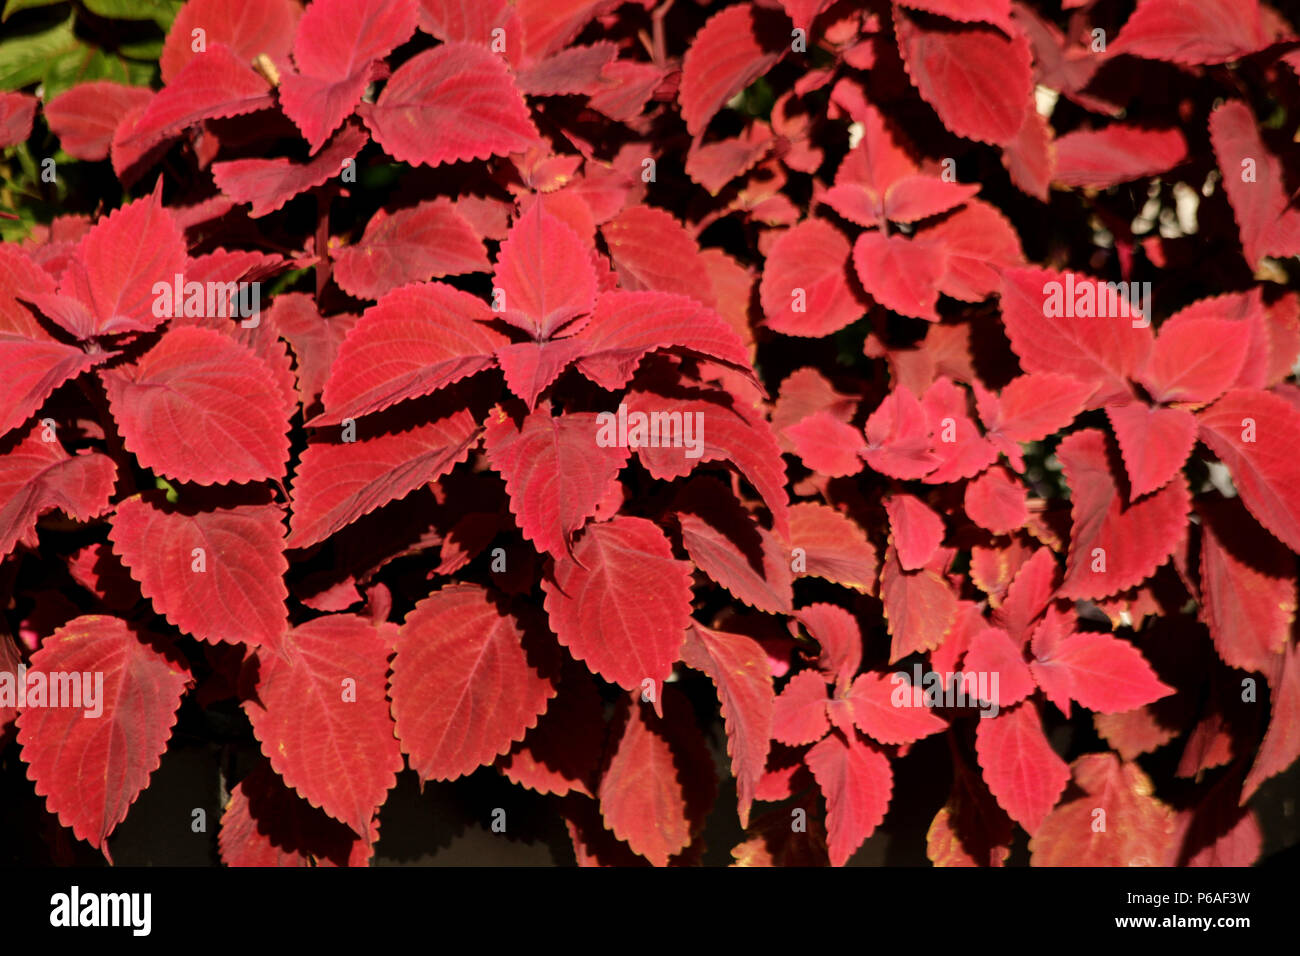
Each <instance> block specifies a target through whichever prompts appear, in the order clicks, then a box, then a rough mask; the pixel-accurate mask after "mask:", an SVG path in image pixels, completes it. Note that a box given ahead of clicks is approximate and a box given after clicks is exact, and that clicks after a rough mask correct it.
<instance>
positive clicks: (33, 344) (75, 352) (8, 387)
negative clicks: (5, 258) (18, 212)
mask: <svg viewBox="0 0 1300 956" xmlns="http://www.w3.org/2000/svg"><path fill="white" fill-rule="evenodd" d="M3 267H4V264H3V262H0V268H3ZM32 268H35V266H33V267H32ZM35 332H36V334H35V335H32V336H28V335H24V334H21V333H12V332H9V331H6V330H0V366H2V367H3V368H4V370H5V375H4V379H3V381H0V435H3V434H4V433H6V432H9V431H12V430H13V429H14V428H17V427H18V426H19V425H21V424H22V423H23V422H24V421H26V420H27V419H28V418H30V417H31V415H32V413H34V412H35V411H36V410H37V409H38V408H40V407H41V405H42V404H43V403H44V401H45V400H46V399H47V398H49V397H50V395H51V393H53V391H54V390H55V389H56V388H58V387H59V386H60V385H62V384H63V383H64V382H67V381H69V380H71V379H74V378H76V377H77V376H78V375H80V374H81V373H82V372H84V371H86V370H87V369H89V368H93V367H94V366H96V365H98V364H99V363H100V362H102V361H104V360H105V359H106V358H107V357H108V356H107V355H105V354H102V353H101V354H99V355H92V354H89V353H87V352H84V351H82V350H81V349H79V348H77V347H76V346H75V345H65V344H64V343H62V342H56V341H54V340H53V339H52V338H50V337H49V336H47V335H46V334H45V333H44V332H43V331H40V330H39V329H37V330H35Z"/></svg>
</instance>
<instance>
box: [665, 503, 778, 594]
mask: <svg viewBox="0 0 1300 956" xmlns="http://www.w3.org/2000/svg"><path fill="white" fill-rule="evenodd" d="M675 508H676V509H677V510H676V515H677V522H678V524H679V525H680V526H681V531H682V545H683V546H684V547H685V548H686V551H687V553H688V554H689V555H690V556H691V560H692V561H694V562H695V566H696V567H698V568H699V569H700V570H701V571H703V572H704V573H705V574H707V575H708V576H709V577H710V578H712V579H713V580H714V581H716V582H717V583H718V584H721V585H722V586H723V587H724V588H726V589H727V590H728V591H730V592H731V593H732V594H733V595H734V596H735V597H736V598H738V599H739V600H741V601H743V602H745V603H746V604H748V605H750V606H751V607H755V608H757V609H758V610H760V611H767V612H769V613H771V614H791V613H793V602H794V592H793V590H792V587H791V582H792V575H791V573H790V567H789V564H788V563H787V560H786V553H785V550H784V549H783V548H782V547H781V546H780V545H779V544H778V543H777V541H776V538H775V537H774V536H773V534H772V532H770V531H768V530H767V529H766V528H763V527H761V526H759V525H758V524H757V523H756V522H755V521H754V519H753V518H751V517H750V516H749V513H748V512H747V511H745V510H744V509H743V508H742V507H741V506H740V505H739V503H737V501H736V499H735V497H734V496H733V495H732V494H731V491H730V490H729V489H727V488H726V487H724V486H723V485H722V484H721V483H720V482H717V481H714V480H713V479H711V478H696V479H693V480H692V481H691V483H690V484H689V485H688V486H687V488H686V490H685V491H684V492H683V493H682V494H681V495H680V496H679V497H678V499H677V502H676V504H675Z"/></svg>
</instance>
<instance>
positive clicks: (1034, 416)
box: [973, 372, 1094, 471]
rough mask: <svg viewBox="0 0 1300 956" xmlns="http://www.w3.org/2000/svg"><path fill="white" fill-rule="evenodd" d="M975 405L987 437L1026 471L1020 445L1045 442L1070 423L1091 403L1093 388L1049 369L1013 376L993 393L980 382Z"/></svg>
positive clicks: (1017, 469)
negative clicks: (999, 393) (1000, 392)
mask: <svg viewBox="0 0 1300 956" xmlns="http://www.w3.org/2000/svg"><path fill="white" fill-rule="evenodd" d="M973 388H974V391H975V406H976V409H977V410H978V411H979V416H980V421H982V422H983V423H984V428H985V429H986V431H987V433H988V438H989V440H990V441H992V442H993V443H994V444H996V445H997V446H998V448H999V449H1001V451H1002V452H1003V453H1004V454H1005V455H1006V456H1007V458H1008V459H1009V460H1010V461H1011V464H1012V466H1013V467H1014V468H1015V469H1016V471H1023V470H1024V461H1023V456H1022V455H1021V452H1020V447H1019V446H1020V444H1021V443H1023V442H1033V441H1042V440H1043V439H1044V438H1046V437H1047V436H1048V435H1051V434H1052V433H1053V432H1057V431H1060V430H1061V429H1062V428H1064V427H1065V426H1067V425H1069V424H1070V423H1071V422H1072V421H1074V419H1075V418H1076V417H1078V415H1079V413H1080V412H1081V411H1083V409H1084V407H1085V405H1086V404H1087V402H1088V396H1089V395H1091V394H1092V392H1093V391H1094V389H1093V387H1092V386H1091V385H1090V384H1088V383H1086V382H1081V381H1079V380H1078V379H1076V378H1071V377H1070V376H1068V375H1055V374H1052V373H1050V372H1042V373H1034V374H1032V375H1021V376H1019V377H1018V378H1013V379H1012V380H1011V381H1010V382H1008V383H1007V384H1006V385H1005V386H1004V387H1003V389H1002V394H1001V395H1000V396H999V395H994V394H993V393H992V392H989V391H986V390H985V389H984V387H983V386H981V385H980V384H979V383H978V382H976V383H974V385H973Z"/></svg>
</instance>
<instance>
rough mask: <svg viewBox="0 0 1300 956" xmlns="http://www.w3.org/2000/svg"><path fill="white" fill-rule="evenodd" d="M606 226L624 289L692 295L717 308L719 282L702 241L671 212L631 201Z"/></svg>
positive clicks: (604, 229) (604, 233)
mask: <svg viewBox="0 0 1300 956" xmlns="http://www.w3.org/2000/svg"><path fill="white" fill-rule="evenodd" d="M600 231H601V235H603V236H604V237H605V245H606V246H607V247H608V248H609V255H610V258H611V259H612V260H613V262H614V268H615V269H616V270H617V271H618V277H619V285H620V286H621V287H622V288H624V289H628V290H639V289H654V290H657V291H659V292H673V293H676V294H678V295H688V296H691V297H692V298H694V299H696V300H698V301H699V302H700V303H702V304H703V305H706V306H708V307H709V308H713V306H714V301H713V283H712V281H711V280H710V279H709V273H708V270H707V269H706V268H705V266H704V260H703V259H701V257H700V247H699V244H698V243H697V242H696V241H695V239H694V237H693V236H692V235H691V234H690V233H689V232H687V231H686V227H685V226H683V225H682V224H681V223H679V222H678V221H677V220H676V219H674V218H673V216H672V215H671V214H670V213H667V212H665V211H664V210H662V209H657V208H655V207H653V206H631V207H629V208H627V209H624V210H623V211H622V212H620V213H619V214H618V215H617V216H616V217H615V218H613V219H611V220H610V221H609V222H607V223H605V225H603V226H601V229H600Z"/></svg>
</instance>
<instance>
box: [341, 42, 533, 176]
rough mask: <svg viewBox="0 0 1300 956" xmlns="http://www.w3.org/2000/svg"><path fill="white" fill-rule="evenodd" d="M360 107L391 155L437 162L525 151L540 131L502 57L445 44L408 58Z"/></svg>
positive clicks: (475, 48)
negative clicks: (376, 96) (372, 100)
mask: <svg viewBox="0 0 1300 956" xmlns="http://www.w3.org/2000/svg"><path fill="white" fill-rule="evenodd" d="M358 112H359V113H360V114H361V117H362V119H364V120H365V121H366V126H368V127H369V128H370V132H371V134H372V135H373V136H374V137H375V141H376V142H378V143H379V145H380V146H382V147H383V148H384V151H385V152H386V153H388V155H390V156H392V157H393V158H394V159H396V160H398V161H400V162H405V163H412V164H416V163H423V164H425V165H427V166H438V165H440V164H442V163H454V162H460V161H462V160H467V159H487V158H488V157H489V156H505V155H508V154H509V153H516V152H523V151H524V150H525V149H527V148H528V147H530V146H532V145H533V144H534V143H536V141H537V130H536V129H535V128H534V127H533V123H532V120H531V119H530V118H529V116H528V108H527V107H526V106H525V105H524V101H523V98H522V97H521V96H520V95H519V91H518V90H516V89H515V85H514V80H513V79H511V76H510V73H509V71H508V70H507V69H506V66H505V64H504V63H502V62H501V59H500V57H498V56H495V55H494V54H492V53H489V52H488V51H487V50H485V49H483V48H482V47H480V46H475V45H473V44H469V43H444V44H443V45H442V46H440V47H436V48H435V49H432V50H426V51H425V52H423V53H418V54H416V55H415V56H413V57H411V59H409V60H407V61H406V62H405V63H403V64H402V65H401V66H400V67H398V68H397V70H396V72H394V73H393V75H392V77H390V78H389V80H388V83H387V84H386V85H385V86H384V91H383V92H382V93H380V94H379V99H378V100H376V101H375V103H374V104H373V105H371V104H366V103H363V104H362V105H361V107H360V108H359V110H358Z"/></svg>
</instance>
